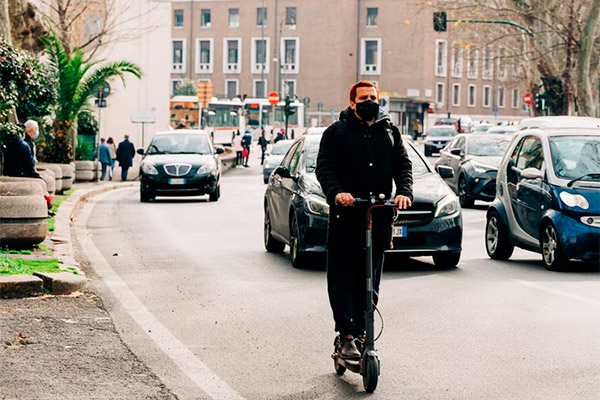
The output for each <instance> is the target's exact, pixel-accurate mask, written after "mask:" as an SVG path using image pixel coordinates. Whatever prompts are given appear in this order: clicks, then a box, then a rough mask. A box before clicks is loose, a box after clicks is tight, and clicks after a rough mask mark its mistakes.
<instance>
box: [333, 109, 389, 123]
mask: <svg viewBox="0 0 600 400" xmlns="http://www.w3.org/2000/svg"><path fill="white" fill-rule="evenodd" d="M342 119H345V120H346V121H348V122H351V121H355V122H358V121H359V119H358V117H357V116H356V114H355V113H354V110H353V109H351V108H350V106H348V108H346V109H345V110H343V111H342V112H341V113H340V120H342ZM386 120H387V121H390V122H391V121H392V120H391V117H390V114H388V112H387V111H385V110H384V109H383V108H381V106H379V112H378V113H377V117H376V118H375V122H374V124H378V123H380V122H381V121H386Z"/></svg>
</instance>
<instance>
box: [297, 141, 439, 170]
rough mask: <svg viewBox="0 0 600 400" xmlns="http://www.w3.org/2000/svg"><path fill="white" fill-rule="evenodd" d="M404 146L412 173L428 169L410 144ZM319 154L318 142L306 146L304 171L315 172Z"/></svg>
mask: <svg viewBox="0 0 600 400" xmlns="http://www.w3.org/2000/svg"><path fill="white" fill-rule="evenodd" d="M404 147H405V148H406V151H407V153H408V158H410V161H411V162H412V173H413V175H423V174H426V173H428V172H430V171H429V168H427V165H425V162H424V161H423V159H422V158H421V157H420V156H419V154H417V152H416V151H415V149H413V147H412V146H410V145H407V144H405V145H404ZM318 154H319V142H318V141H317V142H313V143H311V144H310V145H309V146H308V150H307V151H306V172H307V173H309V174H311V173H314V172H315V169H316V168H317V155H318Z"/></svg>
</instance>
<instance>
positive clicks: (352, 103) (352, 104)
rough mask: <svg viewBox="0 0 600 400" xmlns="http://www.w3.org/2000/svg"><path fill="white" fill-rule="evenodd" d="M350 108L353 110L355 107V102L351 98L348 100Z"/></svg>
mask: <svg viewBox="0 0 600 400" xmlns="http://www.w3.org/2000/svg"><path fill="white" fill-rule="evenodd" d="M350 108H351V109H353V110H354V109H356V103H355V102H353V101H352V100H350Z"/></svg>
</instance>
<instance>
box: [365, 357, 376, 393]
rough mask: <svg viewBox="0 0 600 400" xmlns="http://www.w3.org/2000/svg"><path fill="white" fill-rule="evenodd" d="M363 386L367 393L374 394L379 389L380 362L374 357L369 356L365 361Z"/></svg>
mask: <svg viewBox="0 0 600 400" xmlns="http://www.w3.org/2000/svg"><path fill="white" fill-rule="evenodd" d="M363 369H364V373H363V386H364V387H365V391H366V392H367V393H373V392H374V391H375V389H376V388H377V381H378V380H379V360H378V359H377V357H374V356H367V357H365V358H364V359H363Z"/></svg>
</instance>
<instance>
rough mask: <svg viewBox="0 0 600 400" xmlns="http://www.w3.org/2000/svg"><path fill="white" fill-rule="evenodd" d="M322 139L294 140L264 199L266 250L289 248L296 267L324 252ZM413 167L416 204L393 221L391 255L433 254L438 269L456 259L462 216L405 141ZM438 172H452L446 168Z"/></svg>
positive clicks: (445, 189)
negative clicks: (318, 172)
mask: <svg viewBox="0 0 600 400" xmlns="http://www.w3.org/2000/svg"><path fill="white" fill-rule="evenodd" d="M320 140H321V135H310V136H303V137H302V138H299V139H297V140H296V142H295V143H294V144H293V145H292V147H291V148H290V150H289V151H288V152H287V154H286V155H285V157H284V159H283V161H282V163H281V165H280V166H279V167H278V168H277V169H276V170H275V171H274V172H273V174H272V175H271V177H270V179H269V185H268V186H267V190H266V193H265V200H264V212H265V218H264V241H265V247H266V249H267V251H269V252H283V250H284V249H285V246H286V245H289V247H290V258H291V261H292V265H294V267H301V266H303V265H306V263H307V256H308V255H310V254H311V253H319V252H325V238H326V234H327V220H328V217H329V206H328V205H327V202H326V201H325V196H324V194H323V192H322V190H321V186H320V185H319V183H318V181H317V179H316V176H315V167H316V161H317V153H318V151H319V142H320ZM404 145H405V146H406V148H407V150H408V154H409V156H410V159H411V161H412V163H413V175H414V180H415V183H414V196H415V201H414V202H413V206H412V207H411V208H410V209H409V211H410V212H409V213H403V214H401V216H400V217H398V218H397V219H396V221H395V222H394V226H395V227H396V229H394V233H395V235H396V236H394V238H393V243H394V247H393V250H391V251H392V252H396V253H403V254H405V255H408V256H422V255H431V256H433V260H434V263H435V264H436V265H438V266H443V267H453V266H456V265H457V264H458V262H459V260H460V253H461V242H462V216H461V210H460V206H459V204H458V200H457V198H456V196H455V195H454V193H452V191H451V190H450V189H449V188H448V186H447V185H446V184H445V183H444V182H443V180H442V179H441V178H440V177H439V176H438V175H437V174H436V173H435V172H434V170H433V168H432V167H431V165H430V164H429V163H428V162H427V160H426V159H425V158H424V157H422V156H421V155H420V154H419V153H418V152H417V150H416V149H415V147H414V146H413V145H412V144H411V143H409V142H408V141H406V140H405V141H404ZM442 173H444V174H452V171H451V170H450V168H445V169H444V168H443V169H442Z"/></svg>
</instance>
